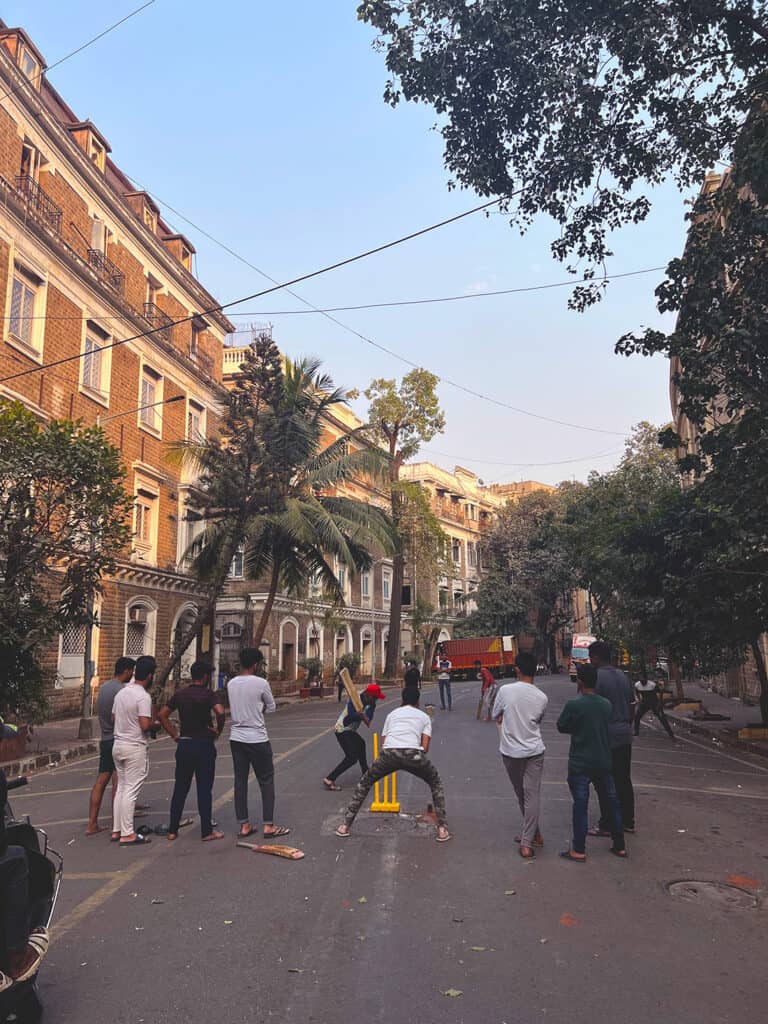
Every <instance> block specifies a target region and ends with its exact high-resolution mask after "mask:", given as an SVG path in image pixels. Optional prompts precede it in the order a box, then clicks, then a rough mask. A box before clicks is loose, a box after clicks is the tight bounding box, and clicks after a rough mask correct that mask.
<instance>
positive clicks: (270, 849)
mask: <svg viewBox="0 0 768 1024" xmlns="http://www.w3.org/2000/svg"><path fill="white" fill-rule="evenodd" d="M237 845H238V846H242V847H244V848H245V849H246V850H253V852H254V853H271V854H272V856H273V857H285V858H286V859H287V860H303V858H304V851H303V850H297V849H296V847H295V846H281V845H280V844H279V843H243V842H241V841H238V844H237Z"/></svg>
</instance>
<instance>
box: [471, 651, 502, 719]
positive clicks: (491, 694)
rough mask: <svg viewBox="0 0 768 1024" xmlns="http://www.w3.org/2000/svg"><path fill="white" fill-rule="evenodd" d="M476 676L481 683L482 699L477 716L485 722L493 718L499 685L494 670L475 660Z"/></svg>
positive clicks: (478, 705)
mask: <svg viewBox="0 0 768 1024" xmlns="http://www.w3.org/2000/svg"><path fill="white" fill-rule="evenodd" d="M475 672H476V674H477V676H476V678H477V680H478V682H479V683H480V700H479V701H478V703H477V718H478V720H480V719H481V718H482V719H483V721H485V722H490V721H492V720H493V704H494V701H495V700H496V693H497V686H496V679H495V678H494V675H493V672H491V670H490V669H489V668H484V667H483V665H482V664H481V662H479V661H476V662H475Z"/></svg>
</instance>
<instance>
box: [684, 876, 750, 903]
mask: <svg viewBox="0 0 768 1024" xmlns="http://www.w3.org/2000/svg"><path fill="white" fill-rule="evenodd" d="M667 892H668V893H669V895H670V896H675V897H676V898H677V899H679V900H687V901H688V902H689V903H709V904H710V905H712V904H714V905H715V906H718V907H722V908H723V909H724V910H754V909H755V908H756V907H758V906H759V900H758V898H757V897H756V896H755V895H754V893H751V892H748V891H747V890H746V889H740V888H739V887H738V886H737V885H727V884H726V883H725V882H699V881H696V880H695V879H688V878H686V879H683V880H682V881H680V882H669V883H668V884H667Z"/></svg>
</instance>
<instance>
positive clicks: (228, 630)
mask: <svg viewBox="0 0 768 1024" xmlns="http://www.w3.org/2000/svg"><path fill="white" fill-rule="evenodd" d="M221 635H222V636H223V637H239V636H242V635H243V627H242V626H241V625H240V623H239V622H225V623H224V625H223V626H222V627H221Z"/></svg>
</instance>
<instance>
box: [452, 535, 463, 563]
mask: <svg viewBox="0 0 768 1024" xmlns="http://www.w3.org/2000/svg"><path fill="white" fill-rule="evenodd" d="M451 557H452V558H453V561H454V563H455V564H456V565H461V541H460V540H459V539H458V538H457V537H453V538H452V540H451Z"/></svg>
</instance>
